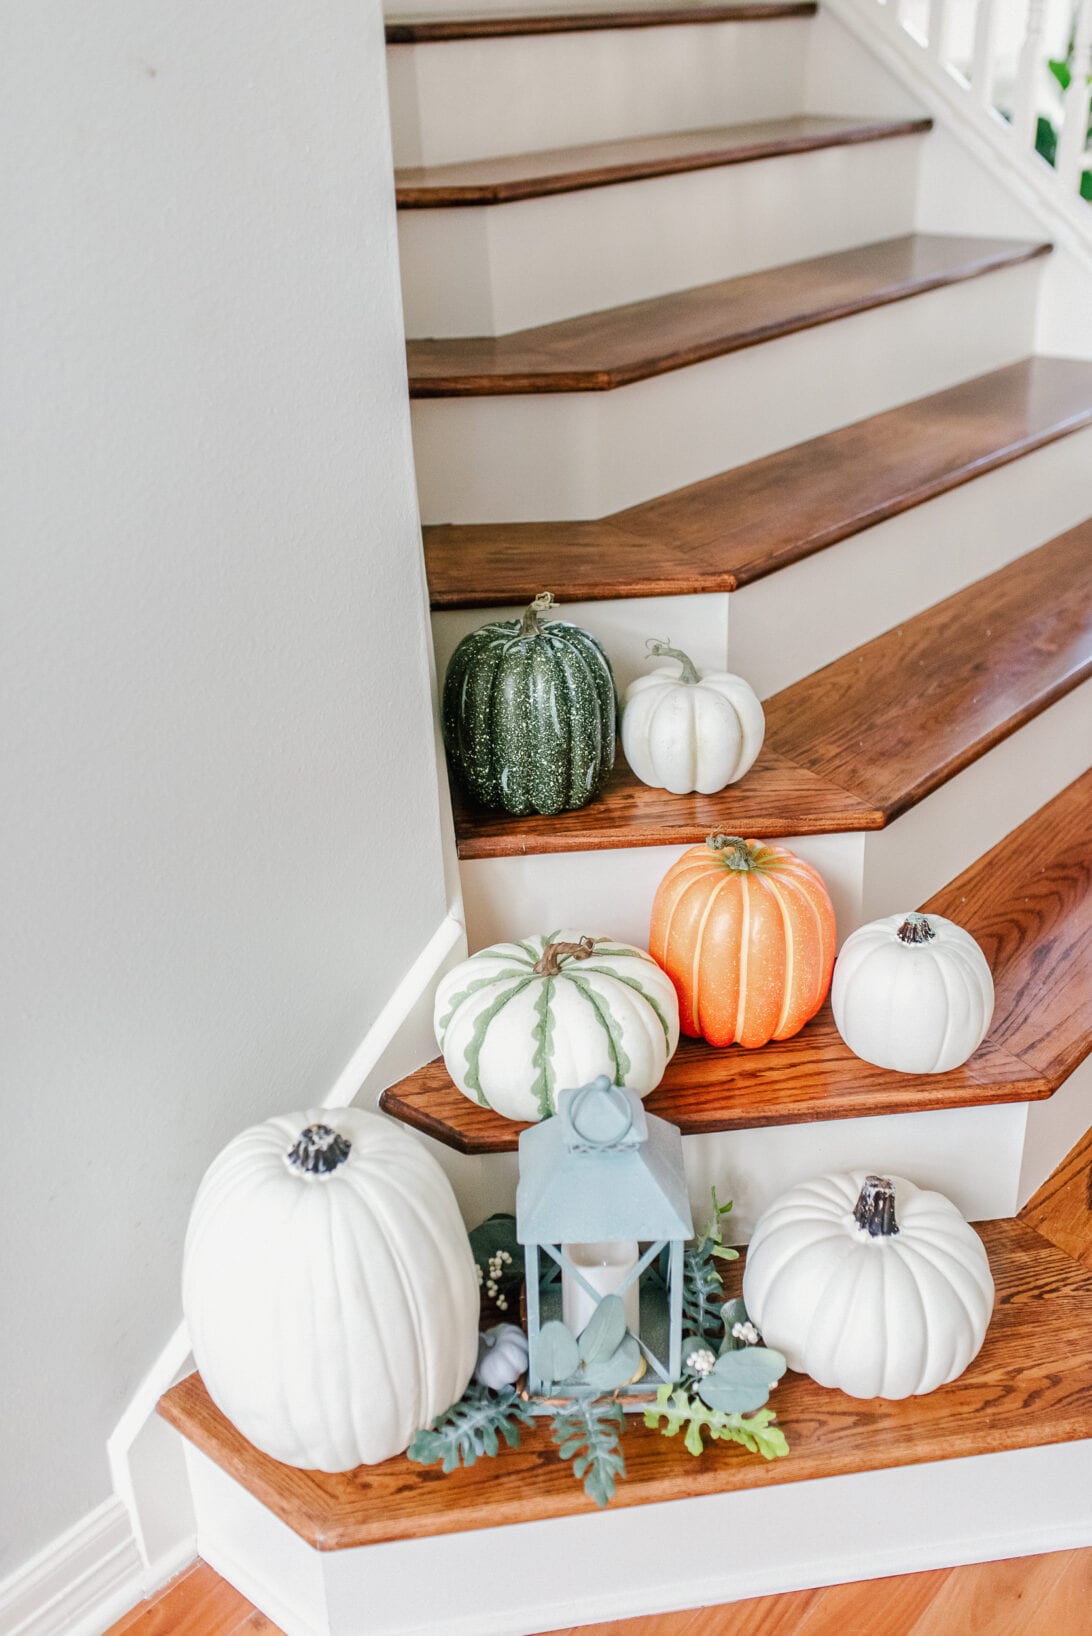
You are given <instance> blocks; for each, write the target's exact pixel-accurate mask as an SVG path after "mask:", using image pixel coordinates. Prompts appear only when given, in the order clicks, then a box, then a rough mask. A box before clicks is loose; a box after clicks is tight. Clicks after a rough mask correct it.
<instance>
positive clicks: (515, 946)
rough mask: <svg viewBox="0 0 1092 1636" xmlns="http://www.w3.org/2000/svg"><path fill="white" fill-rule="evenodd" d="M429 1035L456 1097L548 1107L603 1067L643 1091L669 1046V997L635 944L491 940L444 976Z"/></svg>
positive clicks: (516, 1111)
mask: <svg viewBox="0 0 1092 1636" xmlns="http://www.w3.org/2000/svg"><path fill="white" fill-rule="evenodd" d="M434 1021H435V1027H436V1039H437V1042H438V1043H439V1046H440V1050H441V1051H442V1052H443V1054H444V1063H445V1065H446V1067H447V1071H448V1073H449V1074H450V1075H451V1077H452V1079H453V1080H454V1081H455V1083H456V1085H457V1086H458V1087H459V1089H460V1090H461V1091H462V1092H463V1093H464V1095H466V1096H469V1097H470V1098H471V1100H472V1101H475V1102H478V1103H480V1104H481V1106H482V1107H483V1108H493V1109H494V1110H495V1111H496V1112H497V1113H500V1114H503V1115H504V1117H505V1118H506V1119H526V1120H531V1121H535V1120H538V1119H547V1118H549V1116H550V1115H551V1114H552V1113H556V1111H557V1095H558V1092H559V1091H563V1090H566V1089H567V1088H568V1087H570V1086H573V1085H587V1084H588V1083H589V1082H590V1081H591V1080H593V1079H596V1078H598V1076H599V1075H600V1074H606V1075H607V1076H608V1078H609V1079H611V1080H612V1081H613V1083H614V1084H616V1085H628V1086H630V1088H631V1089H632V1090H635V1091H636V1092H637V1093H638V1095H640V1096H647V1095H648V1094H649V1092H650V1091H653V1090H655V1088H656V1086H657V1085H658V1084H659V1083H660V1080H661V1079H662V1078H663V1073H664V1069H665V1068H666V1067H667V1064H668V1062H669V1061H670V1060H671V1057H672V1055H673V1054H674V1051H675V1047H676V1046H677V1045H678V1043H679V1002H678V998H677V996H676V993H675V989H674V985H673V984H672V981H671V979H670V977H668V975H667V973H666V972H664V971H661V969H660V967H659V966H658V965H657V964H656V962H655V961H654V960H653V959H652V957H651V955H648V954H646V953H645V952H644V950H643V949H635V948H633V947H631V945H630V944H628V943H615V942H614V941H613V940H612V939H610V938H591V937H586V936H581V935H580V933H579V932H551V933H550V935H549V936H547V937H527V938H524V939H523V940H522V941H521V942H519V943H495V944H493V946H492V947H491V948H488V949H482V950H481V951H480V952H479V953H478V954H474V955H471V957H470V959H469V960H464V961H463V962H462V964H461V965H458V966H456V967H455V968H454V970H453V971H450V972H448V974H447V976H446V977H445V978H444V979H443V981H442V982H441V984H440V987H439V989H438V990H437V993H436V1010H435V1016H434Z"/></svg>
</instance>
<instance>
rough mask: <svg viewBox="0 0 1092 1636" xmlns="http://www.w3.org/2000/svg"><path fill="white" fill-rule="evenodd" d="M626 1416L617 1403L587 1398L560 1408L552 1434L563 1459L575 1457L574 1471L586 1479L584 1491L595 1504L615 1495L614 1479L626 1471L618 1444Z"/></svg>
mask: <svg viewBox="0 0 1092 1636" xmlns="http://www.w3.org/2000/svg"><path fill="white" fill-rule="evenodd" d="M625 1424H626V1417H625V1414H624V1413H623V1411H622V1408H621V1406H620V1405H619V1404H617V1403H611V1402H609V1401H608V1402H604V1401H600V1400H598V1399H595V1398H584V1399H581V1400H580V1401H579V1402H577V1403H573V1404H570V1405H568V1406H567V1407H566V1408H564V1409H559V1410H558V1412H557V1414H555V1415H554V1418H553V1426H552V1430H551V1436H552V1437H553V1440H554V1442H555V1443H556V1444H557V1445H558V1452H559V1453H560V1455H561V1458H562V1459H563V1460H572V1461H573V1475H574V1476H575V1477H577V1478H579V1479H582V1480H583V1483H584V1492H585V1494H587V1496H588V1498H589V1499H591V1500H594V1501H595V1503H596V1505H600V1506H602V1505H607V1504H608V1503H609V1502H610V1500H612V1499H613V1498H614V1485H615V1480H616V1479H617V1478H619V1477H624V1476H625V1474H626V1462H625V1460H624V1459H623V1458H622V1454H621V1451H620V1449H619V1447H618V1445H619V1442H620V1440H621V1436H622V1433H623V1431H624V1430H625Z"/></svg>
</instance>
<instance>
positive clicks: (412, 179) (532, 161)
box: [394, 114, 931, 210]
mask: <svg viewBox="0 0 1092 1636" xmlns="http://www.w3.org/2000/svg"><path fill="white" fill-rule="evenodd" d="M930 128H931V121H930V120H928V119H849V118H831V117H828V116H825V115H819V114H795V115H792V116H790V117H787V118H784V119H770V120H762V121H760V122H758V123H752V124H747V125H714V126H709V127H706V128H704V129H702V130H696V131H665V132H658V133H654V134H653V135H650V136H630V137H622V138H614V139H612V140H611V141H609V142H586V143H582V144H580V145H579V146H576V147H569V148H543V149H542V150H540V151H539V152H537V153H517V154H501V155H498V156H497V157H495V158H490V159H463V160H460V161H459V162H458V163H456V164H446V165H407V166H402V167H400V168H399V169H398V170H396V171H395V173H394V183H395V198H396V200H397V203H398V208H399V209H400V210H434V209H437V208H448V207H453V206H459V205H494V204H511V203H512V202H513V201H514V200H516V199H541V198H545V197H546V196H547V195H548V194H551V193H575V192H578V191H580V190H582V189H584V188H591V187H609V186H611V185H612V184H613V183H615V182H637V181H644V180H647V178H649V177H651V176H673V175H676V174H678V173H679V172H681V171H691V170H710V169H713V168H715V167H716V166H718V165H739V164H746V163H748V162H749V161H751V160H754V159H775V158H778V157H780V156H781V155H784V154H790V153H809V152H811V151H813V150H815V149H817V148H835V147H845V146H846V145H848V144H850V143H856V142H878V141H883V140H885V139H886V138H888V137H895V136H918V135H921V134H922V133H923V132H925V131H928V130H929V129H930Z"/></svg>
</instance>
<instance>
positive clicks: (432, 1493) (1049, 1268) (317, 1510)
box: [160, 1221, 1092, 1551]
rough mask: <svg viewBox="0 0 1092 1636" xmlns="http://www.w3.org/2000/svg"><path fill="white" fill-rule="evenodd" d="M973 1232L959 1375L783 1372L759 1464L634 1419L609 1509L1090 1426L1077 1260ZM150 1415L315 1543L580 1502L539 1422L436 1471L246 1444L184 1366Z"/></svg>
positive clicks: (412, 1532)
mask: <svg viewBox="0 0 1092 1636" xmlns="http://www.w3.org/2000/svg"><path fill="white" fill-rule="evenodd" d="M979 1231H980V1232H981V1235H982V1238H983V1240H984V1242H985V1244H986V1247H987V1251H988V1253H989V1257H990V1264H991V1267H992V1269H993V1273H994V1278H995V1281H996V1284H997V1307H996V1310H995V1313H994V1318H993V1322H992V1324H991V1327H990V1330H989V1333H988V1334H987V1337H986V1341H985V1344H984V1346H983V1348H982V1351H981V1352H980V1353H979V1355H978V1357H977V1359H976V1360H975V1361H974V1363H973V1364H972V1365H971V1366H970V1368H969V1369H968V1370H967V1372H966V1373H965V1374H964V1375H962V1376H961V1377H960V1379H959V1380H957V1381H953V1382H952V1383H951V1384H950V1385H949V1386H944V1387H941V1388H940V1390H939V1391H936V1392H932V1393H930V1394H929V1395H927V1396H925V1397H922V1398H911V1399H908V1400H906V1401H903V1402H899V1403H886V1402H883V1401H879V1400H873V1401H868V1402H863V1401H859V1400H855V1399H853V1398H849V1397H845V1396H844V1395H843V1394H842V1393H840V1392H835V1391H826V1390H824V1389H823V1388H822V1387H819V1386H816V1385H815V1384H814V1383H813V1382H812V1381H809V1380H807V1379H806V1378H804V1377H803V1376H799V1375H791V1376H786V1378H785V1379H784V1380H783V1381H782V1382H781V1383H780V1385H779V1387H778V1390H777V1393H776V1403H775V1407H776V1409H777V1412H778V1416H779V1422H780V1424H781V1426H782V1428H783V1430H784V1431H785V1433H786V1435H787V1437H788V1439H789V1443H790V1445H791V1453H790V1454H789V1456H788V1457H787V1458H786V1459H783V1460H775V1461H773V1462H771V1463H769V1464H768V1463H767V1462H765V1461H764V1460H762V1459H760V1458H758V1457H756V1456H752V1455H748V1454H746V1453H745V1452H744V1451H743V1450H742V1449H738V1448H734V1447H727V1448H721V1447H720V1446H719V1445H718V1446H717V1447H716V1448H715V1449H713V1450H711V1451H709V1452H707V1453H706V1454H705V1455H703V1456H702V1458H701V1459H700V1460H696V1459H694V1458H693V1457H692V1456H691V1455H689V1454H688V1453H687V1452H686V1450H685V1449H684V1448H682V1446H681V1442H680V1440H679V1439H677V1438H676V1439H672V1440H668V1439H665V1438H663V1437H660V1436H659V1435H658V1434H657V1433H656V1432H652V1431H648V1430H647V1429H646V1428H645V1427H644V1426H641V1425H635V1426H633V1427H631V1428H629V1429H628V1430H627V1433H626V1446H625V1456H626V1465H627V1472H628V1474H627V1478H626V1480H625V1481H624V1482H622V1483H620V1484H619V1487H618V1493H617V1497H616V1499H615V1500H614V1502H613V1504H614V1507H615V1508H618V1507H625V1506H632V1505H646V1504H650V1503H655V1502H659V1501H666V1500H672V1499H678V1498H682V1497H689V1496H692V1495H700V1494H711V1493H719V1492H723V1491H725V1490H733V1491H738V1490H744V1489H751V1488H761V1487H766V1486H769V1485H772V1484H779V1483H789V1482H802V1481H805V1480H807V1479H809V1478H815V1477H832V1476H837V1475H841V1474H844V1473H848V1472H855V1471H871V1470H878V1469H882V1468H886V1467H889V1466H902V1465H916V1464H918V1463H921V1462H923V1461H933V1460H950V1459H958V1458H960V1457H962V1456H965V1455H972V1454H986V1453H993V1452H997V1451H1000V1450H1003V1449H1016V1448H1029V1447H1037V1446H1040V1445H1045V1444H1050V1443H1059V1442H1066V1441H1072V1440H1076V1439H1078V1438H1086V1437H1090V1436H1092V1273H1089V1272H1087V1271H1086V1270H1085V1269H1084V1268H1083V1267H1081V1266H1080V1265H1079V1264H1078V1263H1077V1262H1075V1261H1073V1260H1072V1259H1071V1258H1070V1257H1069V1256H1067V1255H1065V1254H1064V1253H1063V1252H1062V1251H1061V1250H1058V1249H1056V1248H1055V1247H1054V1246H1053V1245H1051V1244H1048V1243H1047V1242H1046V1240H1045V1239H1042V1238H1041V1237H1040V1236H1039V1235H1038V1234H1037V1233H1035V1232H1034V1231H1033V1230H1032V1229H1031V1228H1030V1227H1028V1226H1026V1225H1025V1224H1024V1223H1023V1222H1020V1221H997V1222H987V1223H983V1224H982V1225H981V1226H980V1227H979ZM736 1275H738V1264H737V1274H736ZM734 1276H735V1275H734ZM732 1289H733V1292H734V1289H735V1285H734V1283H733V1284H732ZM160 1412H161V1414H163V1416H164V1417H165V1418H166V1419H167V1420H168V1421H169V1422H170V1424H171V1425H173V1426H175V1427H177V1429H178V1430H179V1431H181V1432H182V1433H183V1434H184V1435H185V1436H186V1437H188V1438H189V1439H190V1440H191V1441H192V1442H193V1443H194V1444H195V1445H196V1446H197V1447H198V1448H200V1449H202V1450H203V1451H204V1452H205V1453H206V1454H207V1455H208V1456H209V1457H210V1458H211V1459H213V1460H215V1461H216V1463H217V1464H218V1465H220V1466H221V1467H222V1468H223V1469H224V1470H225V1471H227V1472H228V1473H229V1475H231V1476H232V1477H234V1478H235V1479H236V1480H237V1481H238V1482H240V1483H241V1484H242V1485H243V1486H244V1487H245V1488H247V1489H248V1490H249V1492H250V1493H251V1494H253V1495H254V1496H255V1497H256V1498H257V1499H258V1500H259V1501H260V1502H261V1503H262V1504H263V1505H265V1506H266V1507H268V1509H269V1510H270V1511H271V1512H272V1513H273V1514H274V1515H275V1516H277V1517H279V1518H280V1519H281V1520H282V1521H283V1522H284V1523H286V1524H287V1525H288V1527H290V1528H292V1529H293V1530H294V1531H295V1532H296V1533H297V1534H299V1535H300V1536H301V1537H302V1538H303V1539H305V1540H307V1541H308V1543H309V1544H311V1545H314V1546H316V1547H317V1548H318V1549H319V1550H326V1551H331V1550H339V1549H345V1548H347V1547H350V1546H354V1545H369V1544H375V1543H378V1542H380V1541H383V1540H395V1539H420V1538H423V1537H426V1536H432V1535H436V1534H449V1533H462V1532H465V1531H467V1530H471V1529H477V1528H490V1527H498V1526H502V1525H504V1524H507V1523H516V1522H526V1521H529V1520H530V1519H532V1518H544V1517H562V1516H572V1515H576V1514H588V1513H593V1512H594V1510H595V1507H594V1506H593V1504H592V1502H591V1501H590V1500H588V1499H587V1498H586V1496H585V1495H584V1493H583V1490H582V1488H581V1487H580V1485H579V1484H578V1483H576V1482H574V1481H573V1478H572V1475H571V1473H570V1472H569V1471H568V1469H567V1468H566V1467H564V1466H563V1465H562V1463H561V1462H560V1461H559V1460H558V1458H557V1452H556V1449H555V1448H554V1447H553V1445H552V1444H551V1443H550V1441H549V1431H548V1428H547V1427H545V1426H543V1427H535V1428H533V1429H532V1430H531V1431H530V1432H529V1433H526V1434H525V1439H524V1446H523V1447H521V1448H520V1449H518V1450H509V1451H505V1452H504V1453H503V1454H502V1455H500V1456H498V1458H496V1459H495V1460H482V1461H480V1462H478V1464H477V1465H475V1466H474V1467H472V1468H471V1469H470V1470H463V1471H458V1472H455V1473H453V1474H452V1475H450V1476H447V1477H442V1476H440V1475H439V1474H438V1471H434V1470H432V1468H427V1469H424V1470H423V1469H422V1468H420V1467H418V1466H414V1465H412V1464H411V1463H410V1462H409V1461H407V1460H406V1459H405V1458H404V1457H399V1458H397V1459H394V1460H388V1461H386V1462H385V1463H384V1464H383V1465H380V1466H372V1467H367V1466H362V1467H359V1468H358V1469H357V1470H355V1471H351V1472H345V1473H341V1474H338V1475H333V1476H331V1475H328V1474H325V1473H322V1472H314V1471H296V1470H294V1469H292V1468H290V1467H288V1466H282V1465H280V1464H278V1463H277V1461H275V1460H271V1459H269V1458H268V1457H267V1456H265V1455H263V1454H260V1453H259V1452H258V1450H257V1449H255V1448H254V1447H253V1446H252V1445H251V1444H250V1443H248V1442H247V1441H246V1439H245V1438H244V1437H242V1436H241V1435H240V1433H239V1432H237V1431H236V1430H235V1428H234V1427H233V1426H232V1425H231V1424H230V1423H229V1422H228V1421H227V1420H226V1419H225V1418H224V1416H223V1415H222V1414H220V1412H219V1410H218V1409H216V1408H215V1406H214V1405H213V1403H212V1402H211V1400H210V1399H209V1396H208V1394H207V1392H206V1391H205V1388H204V1386H203V1384H202V1382H201V1379H200V1377H199V1376H198V1375H190V1376H188V1377H187V1378H186V1379H185V1380H184V1381H182V1382H180V1384H179V1385H177V1386H175V1387H173V1388H172V1389H171V1390H170V1391H169V1392H168V1393H167V1394H166V1395H165V1397H164V1398H163V1399H162V1400H161V1403H160Z"/></svg>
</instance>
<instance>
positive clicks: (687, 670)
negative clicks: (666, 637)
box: [645, 636, 701, 686]
mask: <svg viewBox="0 0 1092 1636" xmlns="http://www.w3.org/2000/svg"><path fill="white" fill-rule="evenodd" d="M645 647H646V648H647V649H648V651H649V653H650V654H652V656H653V657H654V658H656V659H677V660H678V661H679V665H680V667H681V668H680V671H679V680H680V682H686V683H688V684H689V685H690V686H694V685H696V684H697V683H698V682H700V681H701V677H700V676H699V675H698V667H697V666H696V665H695V663H694V661H693V659H691V658H690V656H689V654H686V653H684V652H683V651H682V649H681V648H673V647H672V646H671V643H670V642H661V641H660V639H659V637H656V636H650V637H649V639H648V641H647V642H646V643H645Z"/></svg>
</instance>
